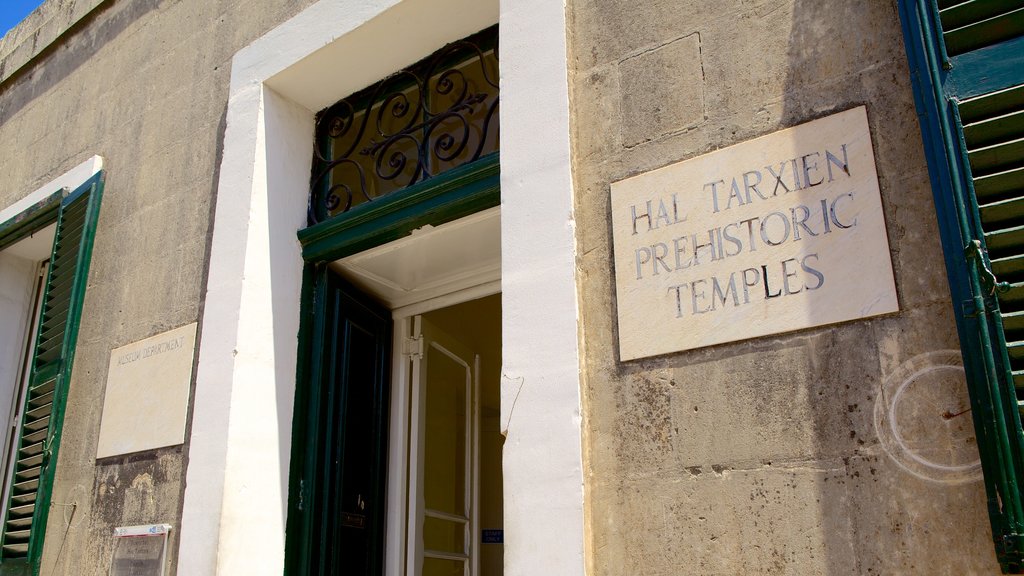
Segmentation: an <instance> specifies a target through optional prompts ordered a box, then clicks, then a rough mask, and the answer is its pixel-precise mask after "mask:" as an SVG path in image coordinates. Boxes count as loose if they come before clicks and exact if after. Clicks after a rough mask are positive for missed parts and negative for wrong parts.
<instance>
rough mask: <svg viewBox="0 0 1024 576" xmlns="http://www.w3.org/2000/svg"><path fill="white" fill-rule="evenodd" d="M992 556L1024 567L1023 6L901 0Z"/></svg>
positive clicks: (1017, 0) (1008, 566) (1017, 2)
mask: <svg viewBox="0 0 1024 576" xmlns="http://www.w3.org/2000/svg"><path fill="white" fill-rule="evenodd" d="M899 8H900V18H901V19H902V23H903V31H904V40H905V43H906V48H907V59H908V62H909V64H910V73H911V79H912V81H913V83H914V91H915V101H916V104H917V109H918V116H919V118H920V120H921V132H922V134H923V136H924V144H925V151H926V154H927V157H928V170H929V176H930V178H931V181H932V189H933V192H934V197H935V205H936V212H937V215H938V218H939V228H940V231H941V232H942V244H943V251H944V253H945V261H946V270H947V273H948V275H949V281H950V292H951V295H952V297H953V305H954V312H955V314H956V319H957V329H958V332H959V336H960V344H961V348H962V350H963V356H964V368H965V370H966V372H967V381H968V391H969V394H970V397H971V408H972V413H973V417H974V426H975V432H976V434H977V438H978V451H979V453H980V455H981V461H982V468H983V470H984V475H985V489H986V493H987V498H988V508H989V517H990V520H991V526H992V536H993V540H994V544H995V551H996V556H997V558H998V559H999V563H1000V565H1001V566H1002V568H1003V571H1004V572H1006V573H1014V574H1020V573H1024V572H1022V571H1024V494H1022V492H1021V489H1022V488H1024V430H1022V428H1021V410H1022V407H1024V402H1022V401H1024V4H1022V2H1021V0H1012V1H1011V0H966V1H965V0H937V1H936V0H900V1H899Z"/></svg>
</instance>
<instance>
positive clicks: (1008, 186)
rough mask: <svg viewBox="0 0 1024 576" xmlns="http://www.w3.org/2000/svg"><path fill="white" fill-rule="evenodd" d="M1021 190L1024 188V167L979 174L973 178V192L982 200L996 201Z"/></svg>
mask: <svg viewBox="0 0 1024 576" xmlns="http://www.w3.org/2000/svg"><path fill="white" fill-rule="evenodd" d="M1021 190H1024V167H1022V168H1011V169H1010V170H1005V171H1003V172H996V173H995V174H989V175H988V176H980V177H978V178H975V180H974V193H975V194H977V195H978V200H979V201H983V202H992V201H996V200H998V199H999V198H1004V197H1005V196H1006V195H1007V194H1011V193H1017V194H1020V193H1021Z"/></svg>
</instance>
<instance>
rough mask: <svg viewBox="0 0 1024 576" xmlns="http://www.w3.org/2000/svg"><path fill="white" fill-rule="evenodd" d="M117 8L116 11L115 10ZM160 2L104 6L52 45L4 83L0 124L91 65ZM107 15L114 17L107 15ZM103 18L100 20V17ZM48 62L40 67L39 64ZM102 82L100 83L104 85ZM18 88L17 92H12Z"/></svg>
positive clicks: (142, 0) (147, 0)
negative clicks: (14, 87)
mask: <svg viewBox="0 0 1024 576" xmlns="http://www.w3.org/2000/svg"><path fill="white" fill-rule="evenodd" d="M115 5H116V8H115ZM159 5H160V0H132V1H131V2H104V3H101V4H100V5H99V6H97V7H96V8H95V9H94V10H93V11H92V12H90V13H89V14H88V15H87V16H85V17H83V18H82V19H81V20H79V21H78V22H77V23H76V24H75V25H74V26H72V27H71V28H70V29H68V30H67V31H66V32H64V34H63V35H62V36H61V37H60V38H59V39H58V40H57V41H55V42H54V43H53V44H51V45H50V46H48V47H46V48H44V49H43V50H42V51H41V52H40V53H39V54H37V55H36V57H35V58H33V59H32V60H31V61H29V62H28V63H27V64H25V65H24V66H22V68H21V69H20V70H18V71H16V72H14V73H13V74H11V76H10V77H9V78H7V79H6V80H4V81H3V82H2V83H0V88H2V90H3V92H5V94H4V98H2V99H0V124H3V123H5V122H7V121H8V120H10V118H11V117H12V116H14V115H15V114H17V113H18V111H20V110H21V109H22V108H24V107H25V106H26V105H28V104H29V103H31V102H32V101H34V100H35V99H36V98H38V97H39V96H40V95H42V94H44V93H46V92H48V91H49V90H50V89H51V88H53V87H54V86H56V85H57V84H58V83H59V82H61V80H63V79H64V78H65V77H67V76H68V75H70V74H71V73H72V72H74V71H75V70H77V69H78V67H79V66H81V65H82V64H83V63H85V62H88V61H89V60H90V59H91V58H93V57H94V56H95V55H96V52H97V51H99V50H100V49H101V48H103V47H104V46H105V45H106V44H107V43H108V42H110V41H111V40H112V39H114V38H116V37H117V36H118V35H120V34H121V33H122V32H124V30H125V29H126V28H127V27H128V26H130V25H131V24H132V23H134V22H136V21H138V20H139V19H140V18H141V17H142V16H144V15H145V14H146V13H148V12H151V11H153V10H155V9H157V8H158V7H159ZM107 12H111V14H109V15H107V14H106V13H107ZM101 15H102V16H103V17H102V18H100V16H101ZM43 61H45V62H46V65H45V66H39V65H38V64H37V63H38V62H43ZM101 80H102V79H97V81H101ZM11 86H18V87H19V89H17V90H10V87H11Z"/></svg>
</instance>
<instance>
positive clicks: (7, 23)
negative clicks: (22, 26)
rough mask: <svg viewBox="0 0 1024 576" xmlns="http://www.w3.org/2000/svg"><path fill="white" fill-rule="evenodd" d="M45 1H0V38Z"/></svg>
mask: <svg viewBox="0 0 1024 576" xmlns="http://www.w3.org/2000/svg"><path fill="white" fill-rule="evenodd" d="M42 3H43V0H0V36H3V35H4V34H7V31H8V30H10V29H11V28H14V27H15V26H17V25H18V22H21V21H22V20H24V19H25V16H28V14H29V12H31V11H33V10H35V9H36V6H39V5H40V4H42Z"/></svg>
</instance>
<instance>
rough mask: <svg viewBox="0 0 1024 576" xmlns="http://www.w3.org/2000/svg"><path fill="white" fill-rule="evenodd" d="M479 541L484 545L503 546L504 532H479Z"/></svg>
mask: <svg viewBox="0 0 1024 576" xmlns="http://www.w3.org/2000/svg"><path fill="white" fill-rule="evenodd" d="M480 541H481V542H483V543H484V544H504V543H505V531H504V530H481V531H480Z"/></svg>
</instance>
